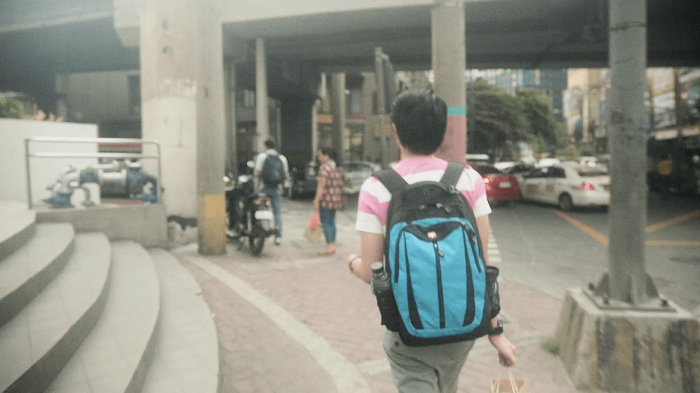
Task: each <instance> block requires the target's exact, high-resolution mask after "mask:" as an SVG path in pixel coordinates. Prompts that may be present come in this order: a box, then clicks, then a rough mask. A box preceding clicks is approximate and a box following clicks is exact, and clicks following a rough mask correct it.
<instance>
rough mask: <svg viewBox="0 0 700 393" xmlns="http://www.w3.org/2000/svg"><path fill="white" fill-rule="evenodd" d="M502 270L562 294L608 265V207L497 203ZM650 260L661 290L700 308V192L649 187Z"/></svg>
mask: <svg viewBox="0 0 700 393" xmlns="http://www.w3.org/2000/svg"><path fill="white" fill-rule="evenodd" d="M493 210H494V211H493V213H492V215H491V226H492V230H493V234H494V237H495V239H496V241H497V244H498V249H499V250H500V259H501V262H500V267H501V270H502V274H503V275H504V276H506V277H508V278H509V279H512V280H516V281H519V282H521V283H524V284H527V285H529V286H532V287H535V288H538V289H540V290H542V291H544V292H547V293H549V294H551V295H553V296H555V297H557V298H560V299H561V298H563V297H564V295H565V293H566V290H567V289H568V288H574V287H584V286H586V285H588V283H589V282H593V283H596V284H597V283H598V281H599V280H600V278H601V276H602V275H603V273H605V271H607V269H608V264H609V260H608V246H607V244H608V238H609V235H610V234H609V228H608V213H607V212H606V211H604V210H602V209H576V210H574V211H573V212H570V213H564V212H562V211H560V210H558V209H556V208H554V207H551V206H547V205H542V204H536V203H529V202H520V203H516V204H514V205H512V206H505V207H494V208H493ZM645 266H646V271H647V273H648V274H649V275H650V276H651V277H652V278H653V280H654V283H655V284H656V287H657V289H658V290H659V292H660V293H661V295H662V296H665V297H666V298H668V299H670V300H672V301H673V302H675V303H676V304H677V305H679V306H680V307H682V308H685V309H686V310H689V311H693V312H695V314H696V315H700V285H699V284H700V198H698V197H682V196H679V195H675V194H670V195H662V194H658V193H650V194H649V197H648V211H647V227H646V250H645Z"/></svg>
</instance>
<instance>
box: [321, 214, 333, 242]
mask: <svg viewBox="0 0 700 393" xmlns="http://www.w3.org/2000/svg"><path fill="white" fill-rule="evenodd" d="M319 210H320V211H321V225H323V234H324V235H325V236H326V243H335V232H336V231H335V210H332V209H324V208H320V209H319Z"/></svg>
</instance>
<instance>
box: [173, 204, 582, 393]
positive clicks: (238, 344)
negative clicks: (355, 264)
mask: <svg viewBox="0 0 700 393" xmlns="http://www.w3.org/2000/svg"><path fill="white" fill-rule="evenodd" d="M350 210H351V209H348V210H347V211H339V212H338V216H337V221H338V252H337V253H336V255H335V256H319V255H317V252H319V251H321V250H322V249H323V247H324V245H323V244H311V243H309V242H308V241H306V239H304V238H303V230H304V228H305V226H306V224H307V223H308V220H309V218H310V216H311V212H312V206H311V201H289V200H285V201H284V202H283V214H284V225H285V227H284V232H285V239H284V242H283V244H282V245H281V246H275V245H273V244H271V243H270V244H266V245H265V249H264V250H263V254H262V255H261V256H260V257H253V256H252V255H251V254H250V251H249V249H248V246H247V244H246V245H245V246H244V247H243V248H242V250H240V251H239V250H238V249H237V245H236V244H231V245H230V247H229V250H228V252H227V255H225V256H217V257H207V258H203V257H201V256H199V255H197V254H196V245H189V246H184V247H181V248H179V249H178V250H175V254H176V255H179V256H180V257H181V258H182V260H183V262H184V264H185V266H187V267H188V268H189V270H190V271H191V272H192V274H193V275H194V277H195V278H196V279H197V281H198V282H199V284H200V286H201V288H202V295H203V296H204V298H205V300H206V301H207V302H208V304H209V307H210V308H211V311H212V314H213V315H214V319H215V323H216V327H217V330H218V333H219V347H220V349H219V352H220V359H221V365H220V367H221V370H220V374H221V375H220V391H221V392H222V393H233V392H236V393H238V392H241V393H252V392H259V393H272V392H280V393H282V392H284V393H296V392H304V393H316V392H318V393H326V392H329V393H330V392H338V393H343V392H372V393H385V392H386V393H388V392H396V389H395V387H394V385H393V383H392V381H391V377H390V374H389V367H388V364H387V362H386V360H385V356H384V352H383V350H382V348H381V337H382V333H383V327H382V326H381V325H379V312H378V311H377V308H376V304H375V303H374V297H373V296H372V294H371V293H370V290H369V286H368V285H366V284H364V283H363V282H361V281H360V280H358V279H356V278H354V276H352V275H351V274H350V273H349V272H348V270H347V268H346V266H345V264H344V263H343V257H344V256H345V255H347V254H349V253H350V252H359V234H358V233H357V232H356V231H355V230H354V228H353V226H354V219H355V212H354V211H350ZM494 244H495V243H494ZM497 263H499V264H500V267H501V269H502V276H503V281H502V282H501V303H502V308H503V313H504V317H505V318H506V320H507V324H506V332H507V335H508V337H509V338H510V339H511V341H513V342H514V344H515V345H516V346H517V348H518V362H519V363H518V366H517V367H516V368H515V369H514V370H513V372H514V374H515V376H516V377H522V378H525V379H526V380H527V383H528V386H529V391H530V392H531V393H575V392H577V390H576V389H575V388H573V386H572V384H571V382H570V380H569V378H568V376H567V375H566V373H565V371H564V369H563V366H562V365H561V363H560V361H559V359H558V358H557V357H555V356H553V355H552V354H550V353H548V352H546V351H544V350H543V349H542V348H541V342H542V341H543V340H544V339H546V338H548V337H551V336H553V334H554V330H555V328H556V323H557V320H558V317H559V310H560V308H561V301H559V300H558V299H555V298H552V297H550V296H548V295H545V294H543V293H541V292H538V291H536V290H534V289H532V288H529V287H527V286H524V285H521V284H518V283H516V282H514V281H510V280H508V270H507V266H508V263H513V262H509V261H502V262H497ZM498 370H499V366H498V363H497V355H496V352H495V350H494V349H493V348H492V347H491V346H490V344H489V343H488V340H486V339H480V340H478V341H477V343H476V345H475V347H474V349H473V351H472V354H471V355H470V357H469V359H468V360H467V363H466V365H465V367H464V369H463V371H462V376H461V379H460V389H459V392H460V393H464V392H471V393H481V392H488V391H489V382H490V379H491V378H492V377H495V376H496V375H497V374H498Z"/></svg>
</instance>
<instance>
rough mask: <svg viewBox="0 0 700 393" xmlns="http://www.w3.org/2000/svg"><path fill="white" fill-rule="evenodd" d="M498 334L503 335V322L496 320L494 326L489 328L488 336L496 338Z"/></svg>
mask: <svg viewBox="0 0 700 393" xmlns="http://www.w3.org/2000/svg"><path fill="white" fill-rule="evenodd" d="M499 334H503V321H501V320H500V319H499V320H498V323H497V324H496V326H491V331H490V332H489V336H498V335H499Z"/></svg>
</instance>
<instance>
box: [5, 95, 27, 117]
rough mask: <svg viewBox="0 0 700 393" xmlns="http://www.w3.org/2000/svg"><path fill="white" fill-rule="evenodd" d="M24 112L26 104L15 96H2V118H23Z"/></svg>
mask: <svg viewBox="0 0 700 393" xmlns="http://www.w3.org/2000/svg"><path fill="white" fill-rule="evenodd" d="M22 113H24V105H22V103H21V102H20V101H18V100H15V99H13V98H0V118H2V117H9V118H13V119H21V118H22Z"/></svg>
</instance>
